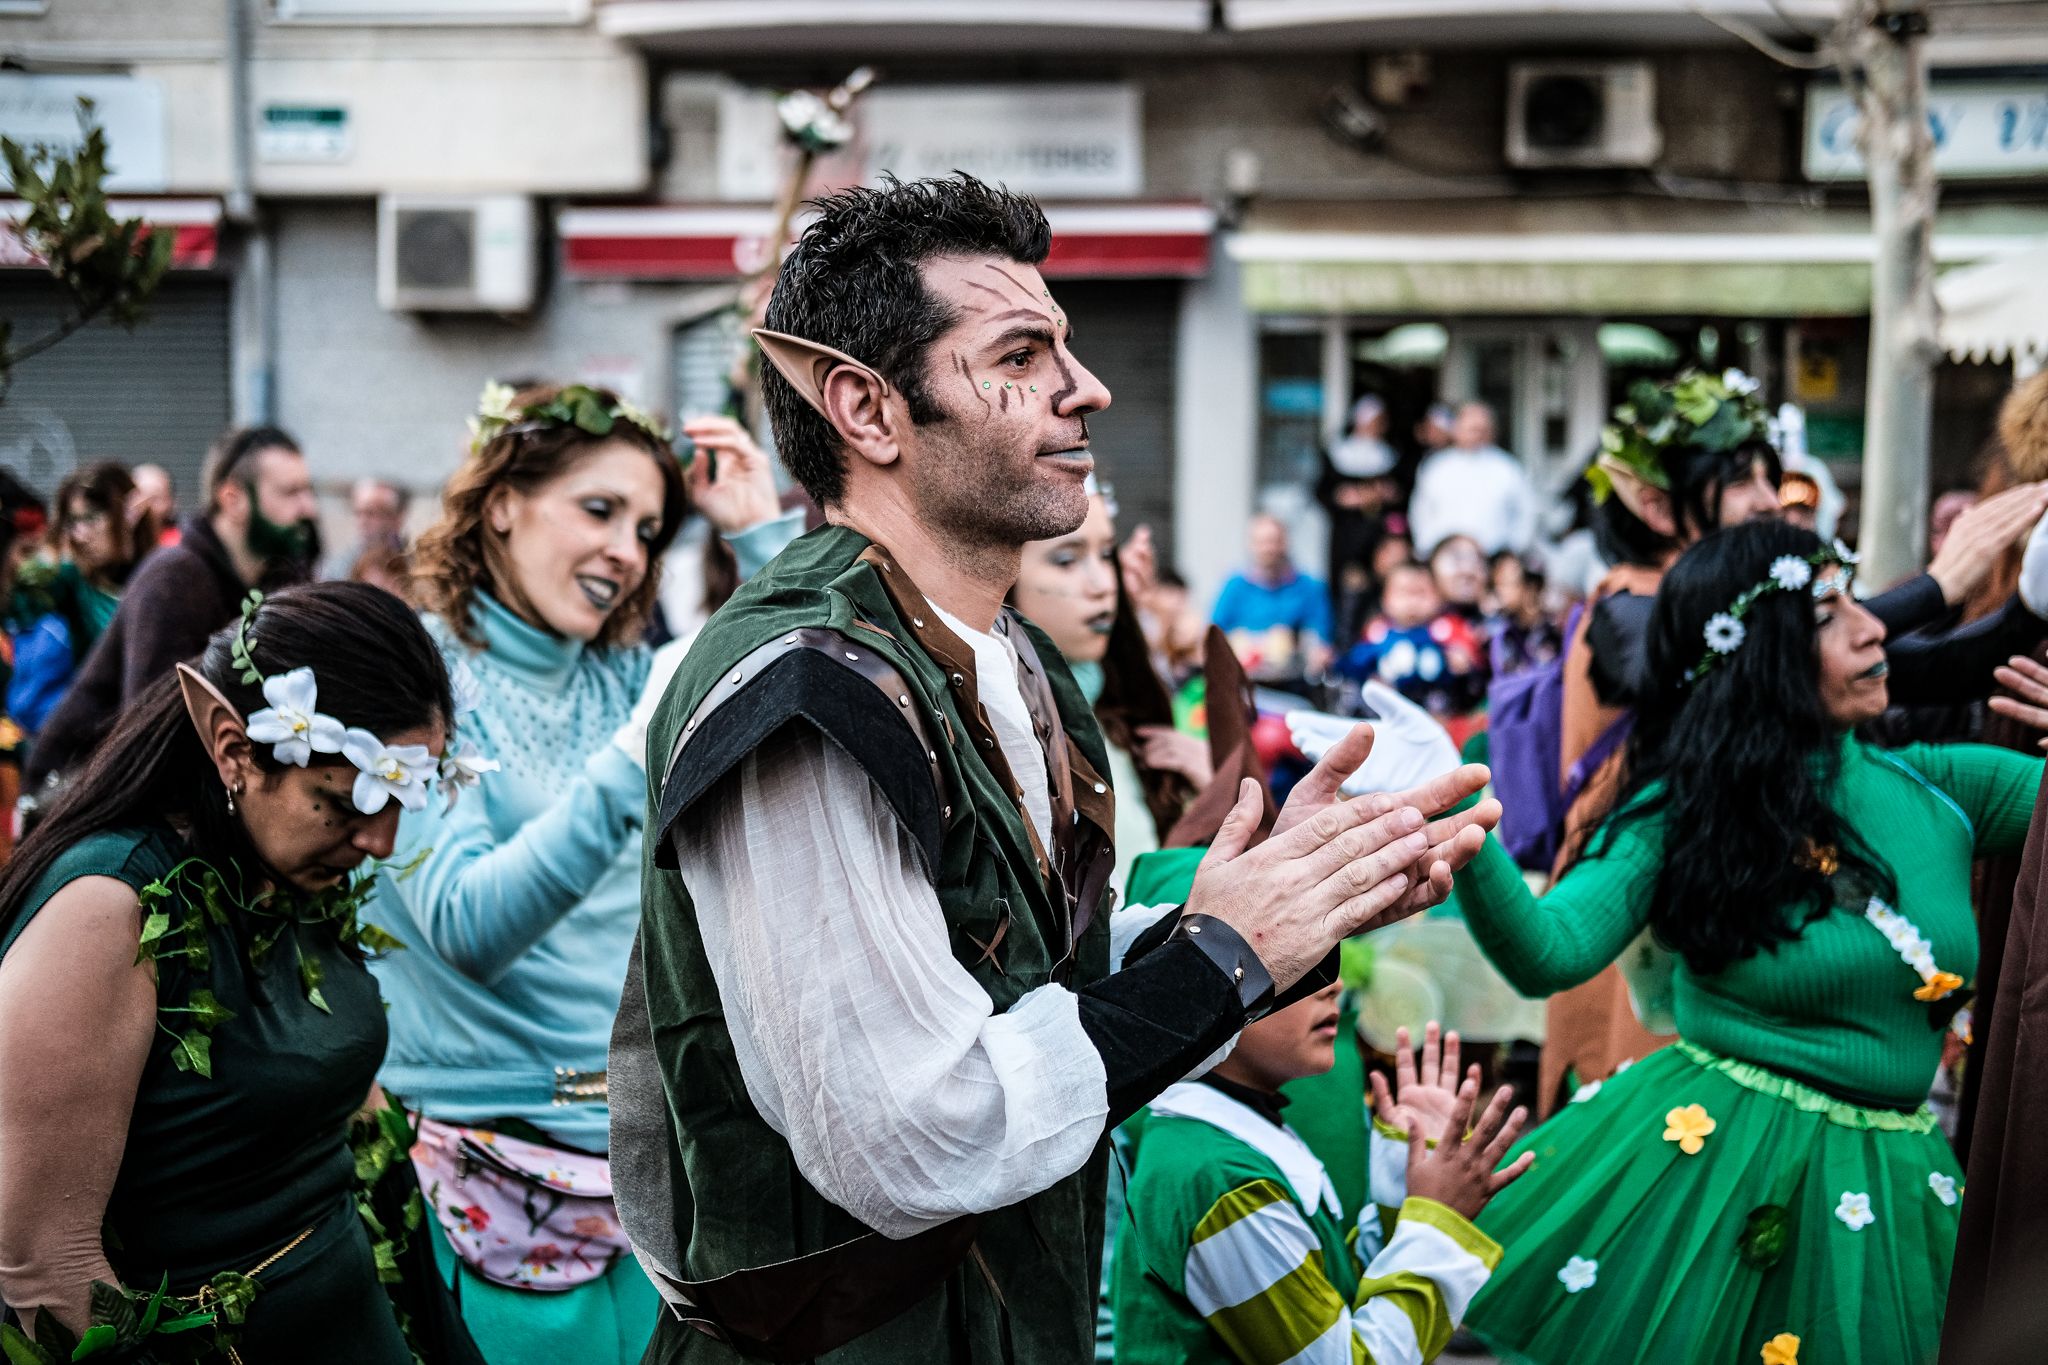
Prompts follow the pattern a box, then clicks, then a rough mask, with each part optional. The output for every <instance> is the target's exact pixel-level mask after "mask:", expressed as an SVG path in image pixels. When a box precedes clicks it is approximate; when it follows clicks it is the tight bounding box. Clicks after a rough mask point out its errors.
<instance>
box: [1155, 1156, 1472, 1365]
mask: <svg viewBox="0 0 2048 1365" xmlns="http://www.w3.org/2000/svg"><path fill="white" fill-rule="evenodd" d="M1499 1260H1500V1247H1499V1246H1498V1245H1496V1244H1495V1243H1494V1242H1493V1241H1492V1240H1491V1239H1490V1238H1488V1237H1487V1236H1486V1235H1485V1234H1484V1233H1482V1232H1480V1231H1479V1230H1478V1229H1477V1228H1475V1227H1473V1226H1472V1225H1471V1224H1470V1223H1468V1222H1467V1221H1465V1219H1463V1218H1461V1217H1459V1216H1458V1215H1457V1214H1456V1213H1453V1212H1452V1211H1451V1210H1450V1209H1447V1208H1445V1207H1444V1206H1443V1205H1441V1204H1438V1203H1435V1202H1433V1201H1431V1200H1427V1199H1409V1200H1407V1201H1406V1202H1405V1203H1403V1204H1402V1206H1401V1216H1400V1219H1399V1221H1398V1222H1397V1223H1396V1224H1395V1227H1394V1235H1393V1237H1392V1238H1391V1239H1390V1240H1389V1241H1388V1243H1387V1246H1386V1249H1385V1250H1383V1251H1381V1252H1380V1253H1379V1255H1377V1256H1375V1257H1374V1258H1373V1260H1372V1264H1371V1265H1369V1266H1367V1267H1366V1272H1365V1277H1364V1278H1363V1279H1362V1280H1360V1281H1359V1285H1358V1292H1357V1294H1356V1295H1354V1296H1353V1298H1352V1300H1351V1301H1350V1302H1349V1303H1346V1302H1345V1300H1344V1296H1343V1295H1342V1294H1340V1293H1338V1292H1337V1288H1336V1286H1335V1285H1334V1284H1332V1283H1331V1281H1330V1276H1329V1274H1328V1273H1327V1271H1326V1270H1325V1268H1324V1265H1323V1249H1322V1244H1321V1242H1320V1241H1318V1239H1317V1238H1316V1235H1315V1232H1314V1231H1313V1229H1311V1228H1310V1227H1309V1224H1308V1220H1307V1219H1306V1218H1304V1217H1303V1216H1302V1213H1301V1210H1300V1208H1299V1207H1298V1206H1297V1205H1296V1204H1295V1202H1294V1200H1293V1198H1292V1197H1291V1196H1290V1195H1289V1194H1288V1192H1287V1191H1286V1190H1285V1189H1284V1188H1283V1187H1282V1186H1281V1185H1280V1184H1279V1183H1278V1182H1276V1181H1272V1180H1254V1181H1251V1182H1249V1183H1247V1184H1244V1185H1240V1186H1238V1187H1237V1188H1235V1189H1232V1190H1230V1191H1229V1192H1228V1193H1226V1194H1225V1195H1224V1196H1223V1197H1222V1198H1221V1199H1218V1200H1217V1201H1216V1203H1215V1204H1214V1205H1212V1206H1211V1207H1210V1209H1209V1212H1208V1213H1207V1214H1206V1215H1204V1216H1203V1218H1202V1220H1201V1222H1200V1223H1199V1224H1197V1225H1196V1227H1195V1232H1194V1237H1193V1241H1192V1244H1191V1245H1190V1246H1189V1248H1188V1259H1187V1268H1186V1275H1185V1285H1186V1290H1187V1297H1188V1301H1189V1302H1190V1303H1191V1304H1192V1305H1193V1306H1194V1309H1195V1311H1196V1312H1198V1313H1200V1314H1201V1315H1202V1319H1203V1321H1205V1322H1206V1323H1208V1324H1209V1326H1210V1328H1211V1329H1212V1330H1214V1331H1215V1333H1216V1335H1217V1336H1219V1337H1221V1338H1222V1340H1223V1342H1224V1344H1225V1346H1227V1347H1228V1348H1229V1350H1230V1352H1231V1354H1232V1355H1233V1356H1235V1357H1236V1358H1237V1359H1238V1360H1240V1361H1243V1362H1246V1365H1363V1363H1364V1362H1372V1365H1422V1362H1424V1361H1427V1360H1430V1359H1432V1358H1433V1357H1435V1355H1436V1354H1437V1352H1439V1351H1441V1350H1443V1348H1444V1345H1445V1343H1447V1342H1448V1341H1449V1340H1450V1339H1451V1332H1452V1331H1453V1330H1454V1328H1455V1327H1456V1325H1457V1322H1458V1319H1459V1318H1460V1317H1462V1316H1463V1314H1464V1312H1465V1308H1466V1306H1467V1305H1468V1304H1470V1303H1471V1302H1472V1296H1473V1295H1474V1294H1476V1293H1478V1292H1479V1288H1480V1286H1481V1285H1483V1284H1485V1283H1486V1277H1487V1275H1488V1274H1490V1273H1491V1272H1492V1269H1493V1267H1494V1265H1495V1264H1497V1263H1498V1262H1499Z"/></svg>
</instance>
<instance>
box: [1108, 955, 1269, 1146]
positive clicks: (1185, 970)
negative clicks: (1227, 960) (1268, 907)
mask: <svg viewBox="0 0 2048 1365" xmlns="http://www.w3.org/2000/svg"><path fill="white" fill-rule="evenodd" d="M1200 942H1201V936H1200V935H1196V936H1194V937H1192V938H1190V937H1187V936H1185V935H1181V936H1176V937H1170V938H1168V939H1167V941H1166V942H1164V943H1162V944H1160V946H1159V947H1157V948H1155V949H1153V950H1152V951H1151V952H1149V953H1147V954H1145V955H1144V957H1142V958H1141V959H1139V960H1137V961H1135V962H1128V963H1127V965H1126V966H1125V967H1124V969H1123V970H1122V971H1120V972H1114V973H1112V974H1111V975H1109V976H1106V977H1104V978H1102V980H1100V981H1097V982H1094V983H1093V984H1091V985H1088V986H1084V987H1082V988H1081V989H1080V990H1079V991H1078V992H1076V994H1077V995H1078V996H1079V999H1080V1007H1081V1028H1082V1031H1083V1032H1085V1033H1086V1034H1087V1035H1088V1041H1089V1042H1090V1043H1091V1044H1092V1045H1093V1046H1094V1048H1095V1050H1096V1052H1097V1053H1099V1054H1101V1057H1102V1069H1103V1072H1104V1073H1105V1078H1106V1080H1107V1089H1108V1098H1109V1122H1110V1125H1111V1126H1112V1127H1114V1126H1115V1125H1116V1124H1119V1123H1122V1122H1123V1121H1124V1120H1125V1119H1127V1118H1129V1117H1130V1116H1131V1115H1132V1114H1135V1113H1136V1112H1138V1110H1139V1109H1140V1108H1142V1107H1143V1106H1144V1105H1146V1104H1149V1103H1150V1102H1151V1101H1152V1099H1153V1097H1154V1096H1156V1095H1158V1094H1159V1092H1160V1091H1162V1090H1164V1089H1166V1087H1167V1086H1169V1085H1172V1084H1173V1083H1174V1082H1176V1081H1179V1080H1181V1079H1182V1078H1184V1077H1185V1076H1186V1075H1187V1074H1188V1072H1190V1071H1192V1070H1193V1069H1194V1068H1195V1066H1196V1065H1197V1064H1198V1063H1200V1062H1201V1060H1202V1059H1203V1058H1204V1057H1206V1056H1208V1055H1209V1054H1210V1053H1212V1052H1214V1051H1215V1050H1216V1049H1217V1048H1219V1047H1222V1046H1223V1044H1224V1043H1225V1042H1227V1041H1228V1040H1229V1039H1230V1036H1231V1035H1232V1034H1234V1033H1236V1032H1237V1031H1238V1030H1239V1029H1240V1028H1243V1027H1244V1022H1245V1017H1244V1007H1243V1006H1242V1005H1241V1004H1240V1003H1239V1001H1238V996H1237V991H1236V989H1235V986H1234V985H1233V983H1232V982H1231V980H1230V979H1229V978H1228V977H1227V976H1225V975H1224V973H1223V972H1221V971H1219V970H1218V969H1217V966H1216V964H1215V963H1214V962H1212V961H1210V960H1209V958H1208V957H1207V956H1206V955H1205V954H1204V952H1203V951H1202V949H1201V948H1200V947H1199V946H1198V945H1199V944H1200Z"/></svg>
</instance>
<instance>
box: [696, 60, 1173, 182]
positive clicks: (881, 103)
mask: <svg viewBox="0 0 2048 1365" xmlns="http://www.w3.org/2000/svg"><path fill="white" fill-rule="evenodd" d="M775 99H776V96H775V92H773V91H769V90H760V89H749V88H743V87H738V86H734V87H729V88H727V89H725V90H722V91H721V92H720V93H719V101H718V193H719V196H720V197H721V198H724V199H733V200H746V201H760V200H764V199H765V200H772V199H774V198H775V197H776V195H777V194H778V193H779V192H780V191H781V188H782V179H783V176H784V174H785V166H786V164H787V163H786V161H785V159H784V155H785V154H784V151H783V144H782V136H781V127H780V124H779V122H778V121H777V118H776V114H775ZM853 124H854V138H853V141H852V142H850V143H849V144H848V145H847V146H846V147H845V148H844V149H843V150H842V151H840V152H838V153H836V154H834V155H833V156H831V157H829V158H826V159H825V160H824V161H823V162H822V163H821V165H820V168H819V172H820V174H819V179H820V180H821V181H822V182H823V183H826V184H847V183H854V182H859V183H864V184H872V183H874V181H875V180H876V179H877V178H878V177H879V176H880V175H881V174H882V172H884V171H894V172H895V173H896V174H897V175H898V176H900V177H902V178H903V179H905V180H914V179H918V178H920V177H923V176H933V175H947V174H950V173H951V172H953V171H955V170H961V171H966V172H968V173H969V174H971V175H975V176H979V177H980V178H982V179H983V180H988V181H991V182H995V181H1000V182H1001V183H1003V184H1005V185H1007V186H1009V187H1010V188H1011V189H1013V190H1017V191H1019V192H1020V193H1024V194H1034V195H1040V196H1043V197H1045V198H1050V199H1128V198H1131V197H1133V196H1135V195H1137V194H1138V193H1140V192H1141V191H1142V190H1143V188H1144V165H1143V160H1144V158H1143V152H1142V145H1141V144H1142V129H1141V125H1140V120H1139V107H1138V92H1137V89H1136V88H1135V87H1134V86H1130V85H1121V84H1089V85H1012V86H993V87H989V86H925V87H899V88H894V89H892V88H890V87H888V86H881V87H878V88H876V89H874V90H872V91H870V92H868V93H867V94H866V95H864V96H862V97H861V99H860V102H859V103H858V104H856V105H855V106H854V117H853Z"/></svg>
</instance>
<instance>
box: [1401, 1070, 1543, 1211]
mask: <svg viewBox="0 0 2048 1365" xmlns="http://www.w3.org/2000/svg"><path fill="white" fill-rule="evenodd" d="M1385 1088H1386V1082H1385V1081H1384V1080H1382V1081H1380V1083H1379V1085H1378V1086H1376V1087H1375V1091H1376V1093H1375V1094H1374V1097H1373V1098H1374V1101H1375V1103H1378V1104H1380V1106H1381V1107H1380V1117H1381V1118H1382V1119H1384V1120H1386V1121H1387V1122H1388V1123H1390V1124H1392V1125H1394V1126H1395V1127H1396V1128H1405V1129H1407V1130H1408V1197H1409V1198H1411V1199H1433V1200H1435V1201H1436V1202H1437V1203H1439V1204H1442V1205H1443V1206H1444V1207H1445V1208H1447V1209H1450V1210H1452V1211H1453V1212H1455V1213H1458V1214H1460V1215H1462V1216H1463V1217H1465V1218H1467V1219H1472V1218H1477V1217H1478V1216H1479V1211H1480V1210H1481V1209H1483V1208H1485V1207H1486V1204H1487V1201H1488V1200H1490V1199H1492V1198H1493V1197H1494V1196H1495V1195H1496V1194H1499V1193H1500V1192H1501V1191H1502V1190H1504V1189H1506V1188H1507V1187H1508V1186H1509V1185H1512V1184H1513V1183H1514V1182H1515V1181H1517V1180H1519V1179H1521V1177H1522V1173H1523V1172H1524V1171H1526V1170H1528V1169H1529V1167H1530V1166H1531V1165H1532V1164H1534V1162H1535V1160H1536V1154H1535V1153H1534V1152H1524V1153H1522V1154H1521V1155H1520V1156H1519V1157H1517V1158H1515V1162H1514V1164H1513V1165H1512V1166H1507V1167H1502V1166H1501V1164H1500V1163H1501V1161H1502V1159H1503V1158H1505V1157H1506V1156H1507V1154H1508V1149H1509V1148H1511V1147H1513V1146H1514V1145H1515V1139H1516V1138H1517V1137H1519V1136H1520V1135H1521V1132H1522V1125H1523V1124H1524V1123H1526V1122H1527V1121H1528V1118H1529V1111H1528V1110H1526V1109H1523V1108H1521V1107H1520V1106H1517V1107H1516V1108H1515V1110H1514V1112H1513V1113H1510V1112H1508V1104H1509V1102H1510V1101H1511V1100H1512V1099H1513V1098H1514V1094H1515V1092H1514V1091H1513V1090H1512V1089H1510V1088H1509V1087H1507V1086H1505V1085H1504V1086H1502V1087H1501V1088H1500V1089H1498V1090H1496V1091H1494V1092H1493V1099H1492V1101H1491V1102H1490V1103H1489V1104H1488V1105H1487V1106H1486V1112H1485V1113H1483V1114H1481V1115H1480V1116H1479V1122H1478V1123H1477V1124H1474V1123H1473V1122H1472V1109H1473V1107H1474V1105H1475V1103H1476V1102H1477V1100H1478V1098H1479V1068H1478V1067H1476V1066H1475V1067H1473V1068H1471V1069H1470V1070H1469V1071H1467V1072H1466V1073H1465V1080H1464V1083H1463V1084H1462V1085H1460V1086H1459V1087H1458V1094H1457V1102H1456V1104H1454V1105H1453V1106H1452V1109H1451V1116H1450V1122H1449V1126H1448V1127H1447V1128H1446V1129H1445V1131H1444V1136H1443V1137H1441V1138H1439V1139H1438V1140H1437V1144H1436V1146H1435V1147H1431V1146H1430V1145H1429V1142H1428V1139H1426V1138H1425V1137H1424V1136H1423V1133H1422V1127H1421V1123H1420V1121H1419V1120H1418V1119H1417V1118H1416V1117H1415V1116H1414V1115H1413V1114H1412V1113H1410V1112H1409V1111H1408V1110H1406V1109H1403V1108H1401V1107H1400V1106H1398V1105H1388V1104H1386V1103H1385V1101H1384V1098H1383V1097H1384V1092H1385Z"/></svg>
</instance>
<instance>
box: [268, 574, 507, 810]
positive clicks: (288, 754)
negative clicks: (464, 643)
mask: <svg viewBox="0 0 2048 1365" xmlns="http://www.w3.org/2000/svg"><path fill="white" fill-rule="evenodd" d="M262 605H263V594H262V593H260V592H252V593H250V594H249V595H248V597H247V598H245V599H243V602H242V620H241V624H240V625H239V626H237V627H236V628H235V640H234V644H233V645H232V646H230V650H229V657H230V658H231V659H232V660H233V661H234V665H235V667H236V669H237V670H238V671H239V674H240V677H241V680H242V681H243V682H245V683H250V684H254V685H256V686H260V687H261V688H262V689H263V700H264V701H266V702H268V703H269V705H268V706H265V707H264V708H263V709H262V710H260V711H256V712H253V713H252V714H251V715H250V716H249V719H248V721H247V722H246V723H245V724H244V727H243V728H244V729H245V730H246V731H247V732H248V735H249V738H250V739H251V740H252V741H253V742H255V743H257V744H268V745H270V746H271V747H270V752H271V756H272V757H273V758H275V759H276V760H277V761H278V762H280V763H289V764H291V765H293V766H294V767H299V768H303V767H305V766H306V765H307V763H309V762H310V761H311V760H312V757H313V755H314V754H340V755H341V756H342V757H344V758H346V759H347V760H348V761H349V762H350V763H353V764H354V765H355V767H356V780H355V787H354V789H353V790H352V791H351V792H350V797H351V799H352V800H353V801H354V803H355V808H356V809H357V810H359V811H361V812H362V813H363V814H365V815H375V814H377V813H378V812H379V811H381V810H383V809H384V807H386V806H387V805H389V804H390V803H391V802H392V801H393V800H396V801H397V802H398V804H399V806H400V807H402V808H403V809H405V810H409V811H417V810H423V809H425V808H426V804H427V790H428V788H429V787H430V786H431V785H432V784H433V783H434V782H435V781H439V782H440V783H441V785H442V788H443V789H444V790H445V791H446V792H447V793H448V800H449V802H450V803H451V804H452V803H453V802H454V800H455V798H456V796H457V795H458V794H459V793H460V792H461V790H462V789H463V788H464V787H473V786H475V785H476V784H477V783H478V782H479V781H481V780H482V778H483V775H484V774H485V773H488V772H496V771H497V770H498V763H497V760H496V759H490V758H485V757H484V756H483V755H482V754H479V753H477V752H476V750H475V749H474V748H473V747H472V746H470V745H468V744H467V743H463V744H461V745H460V746H458V745H457V744H456V743H454V742H451V743H450V744H449V746H448V752H447V753H446V754H444V755H443V756H442V757H440V758H438V759H437V758H435V757H434V755H433V754H432V753H430V752H429V751H428V749H427V746H426V745H424V744H386V743H385V742H384V741H383V740H381V739H379V738H378V737H377V736H376V735H374V734H372V733H370V731H368V730H366V729H364V728H363V727H362V726H360V725H343V724H342V723H341V722H340V721H338V720H336V719H335V718H334V717H333V716H330V715H327V714H325V713H324V712H322V711H321V710H320V685H319V680H318V679H317V678H316V677H315V676H314V674H313V670H312V669H311V668H307V667H300V668H294V669H291V670H290V671H289V672H285V673H277V674H272V675H270V676H267V677H266V676H265V675H264V673H263V670H261V669H260V668H258V667H257V666H256V659H255V654H254V650H255V644H256V640H255V636H254V635H253V634H252V633H251V631H250V626H251V624H252V623H253V622H254V621H255V619H256V612H257V609H258V608H260V607H261V606H262ZM456 669H457V670H458V671H459V674H457V675H451V677H450V686H451V689H452V691H453V692H454V694H455V699H456V701H455V712H456V716H457V718H458V719H459V718H460V717H461V716H462V714H463V713H464V712H466V711H468V710H470V709H472V708H473V707H474V706H475V704H476V680H475V679H474V677H472V676H470V673H469V669H468V667H467V666H466V665H464V664H461V663H459V662H458V663H457V664H456Z"/></svg>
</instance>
